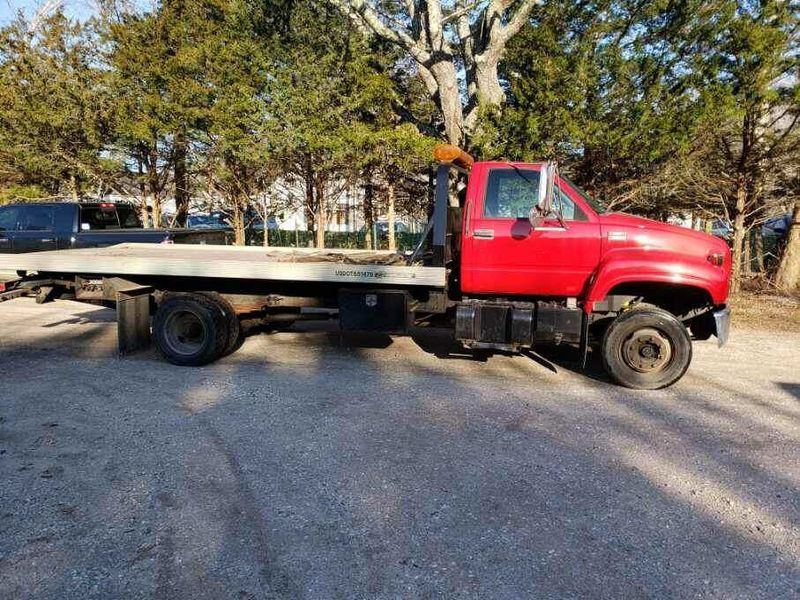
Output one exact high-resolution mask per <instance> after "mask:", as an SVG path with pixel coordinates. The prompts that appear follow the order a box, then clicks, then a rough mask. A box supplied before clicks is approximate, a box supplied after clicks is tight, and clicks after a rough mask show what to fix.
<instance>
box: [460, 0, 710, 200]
mask: <svg viewBox="0 0 800 600" xmlns="http://www.w3.org/2000/svg"><path fill="white" fill-rule="evenodd" d="M702 5H703V3H702V2H687V3H682V4H681V5H680V6H675V5H673V4H671V3H666V2H655V3H645V4H642V3H641V2H635V1H631V2H629V1H627V0H625V1H618V0H605V1H602V2H599V3H578V4H575V3H573V2H566V1H563V2H562V1H554V2H549V3H548V4H547V5H546V6H545V7H544V8H542V9H541V10H539V11H538V12H535V13H534V15H533V18H532V21H531V24H530V25H528V26H527V27H526V28H525V29H523V31H522V32H521V33H520V34H519V35H518V36H517V37H516V38H515V39H514V40H513V41H512V42H511V45H510V47H509V51H508V53H507V56H506V60H505V62H504V63H502V65H501V66H502V73H503V77H504V78H505V79H506V81H507V82H508V92H509V94H508V95H509V99H508V105H507V106H506V108H505V109H504V110H503V111H498V110H493V111H489V110H484V111H483V113H482V114H481V123H482V125H481V127H479V129H478V134H477V136H476V139H475V142H476V145H477V146H478V147H479V148H481V150H482V154H483V155H484V156H486V157H507V158H514V159H517V160H533V159H542V158H559V159H560V160H562V161H563V162H565V163H566V164H567V166H568V167H569V168H570V170H571V171H572V174H573V176H575V177H576V179H578V181H579V183H581V184H582V185H584V186H585V187H587V188H589V189H591V190H593V191H594V192H595V193H600V194H601V195H607V194H612V193H614V192H617V191H619V190H620V188H621V187H624V186H625V185H626V184H627V183H628V182H630V181H631V180H635V179H637V178H640V177H642V176H644V175H646V174H647V173H649V172H651V171H652V170H653V169H654V168H656V167H657V166H658V165H659V164H660V163H662V162H663V161H665V160H667V159H668V158H669V157H671V156H673V155H674V154H675V153H676V152H678V151H680V149H681V148H685V147H687V146H688V145H689V144H690V143H691V140H692V134H693V131H694V123H695V122H696V119H697V114H698V111H699V106H698V101H697V93H696V90H695V88H694V84H695V81H696V69H697V64H698V63H699V62H701V61H702V53H703V52H704V51H705V49H706V46H707V44H708V43H709V39H708V32H707V31H706V30H705V26H706V20H705V19H704V18H703V17H701V16H700V15H701V12H700V7H701V6H702Z"/></svg>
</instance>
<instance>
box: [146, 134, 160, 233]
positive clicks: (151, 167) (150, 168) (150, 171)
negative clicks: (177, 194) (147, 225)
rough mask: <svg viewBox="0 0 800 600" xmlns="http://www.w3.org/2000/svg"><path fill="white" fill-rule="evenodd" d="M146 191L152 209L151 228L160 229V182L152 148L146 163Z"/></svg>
mask: <svg viewBox="0 0 800 600" xmlns="http://www.w3.org/2000/svg"><path fill="white" fill-rule="evenodd" d="M147 191H148V192H149V193H150V202H151V207H152V209H153V211H152V213H151V216H152V219H153V224H152V225H151V227H161V182H160V181H159V177H158V150H157V149H156V147H155V146H152V147H151V148H150V151H149V156H148V161H147Z"/></svg>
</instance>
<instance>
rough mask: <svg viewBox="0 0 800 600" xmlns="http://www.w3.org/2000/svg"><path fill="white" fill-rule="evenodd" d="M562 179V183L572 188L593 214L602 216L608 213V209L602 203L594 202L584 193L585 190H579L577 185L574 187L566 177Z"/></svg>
mask: <svg viewBox="0 0 800 600" xmlns="http://www.w3.org/2000/svg"><path fill="white" fill-rule="evenodd" d="M563 179H564V181H566V182H567V183H568V184H569V185H570V186H571V187H572V189H573V190H575V191H576V192H578V194H579V195H580V197H581V198H583V199H584V200H585V201H586V204H588V205H589V206H591V207H592V210H594V212H596V213H597V214H598V215H602V214H603V213H607V212H608V209H607V208H606V207H605V206H604V205H603V203H602V202H600V201H599V200H595V199H594V198H592V197H591V196H590V195H589V194H588V193H587V192H586V190H584V189H583V188H581V187H580V186H579V185H575V184H574V183H573V182H572V181H570V180H569V179H567V178H566V177H563Z"/></svg>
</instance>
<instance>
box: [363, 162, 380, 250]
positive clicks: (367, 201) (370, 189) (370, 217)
mask: <svg viewBox="0 0 800 600" xmlns="http://www.w3.org/2000/svg"><path fill="white" fill-rule="evenodd" d="M364 180H365V183H364V247H365V248H366V249H367V250H372V248H373V241H374V240H373V239H372V233H373V229H374V225H375V185H374V184H373V182H372V167H367V169H366V170H365V172H364ZM376 247H377V246H376Z"/></svg>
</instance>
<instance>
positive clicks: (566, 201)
mask: <svg viewBox="0 0 800 600" xmlns="http://www.w3.org/2000/svg"><path fill="white" fill-rule="evenodd" d="M554 196H555V206H554V207H553V208H554V209H555V210H554V211H553V215H552V217H553V218H554V219H557V218H558V217H557V213H558V212H559V211H560V213H561V218H562V219H564V220H565V221H588V220H589V219H588V217H587V216H586V213H585V212H583V211H582V210H581V208H580V206H578V205H577V204H575V201H574V200H573V199H572V198H570V197H569V196H567V194H566V192H564V190H561V189H560V190H558V193H557V194H554Z"/></svg>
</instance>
